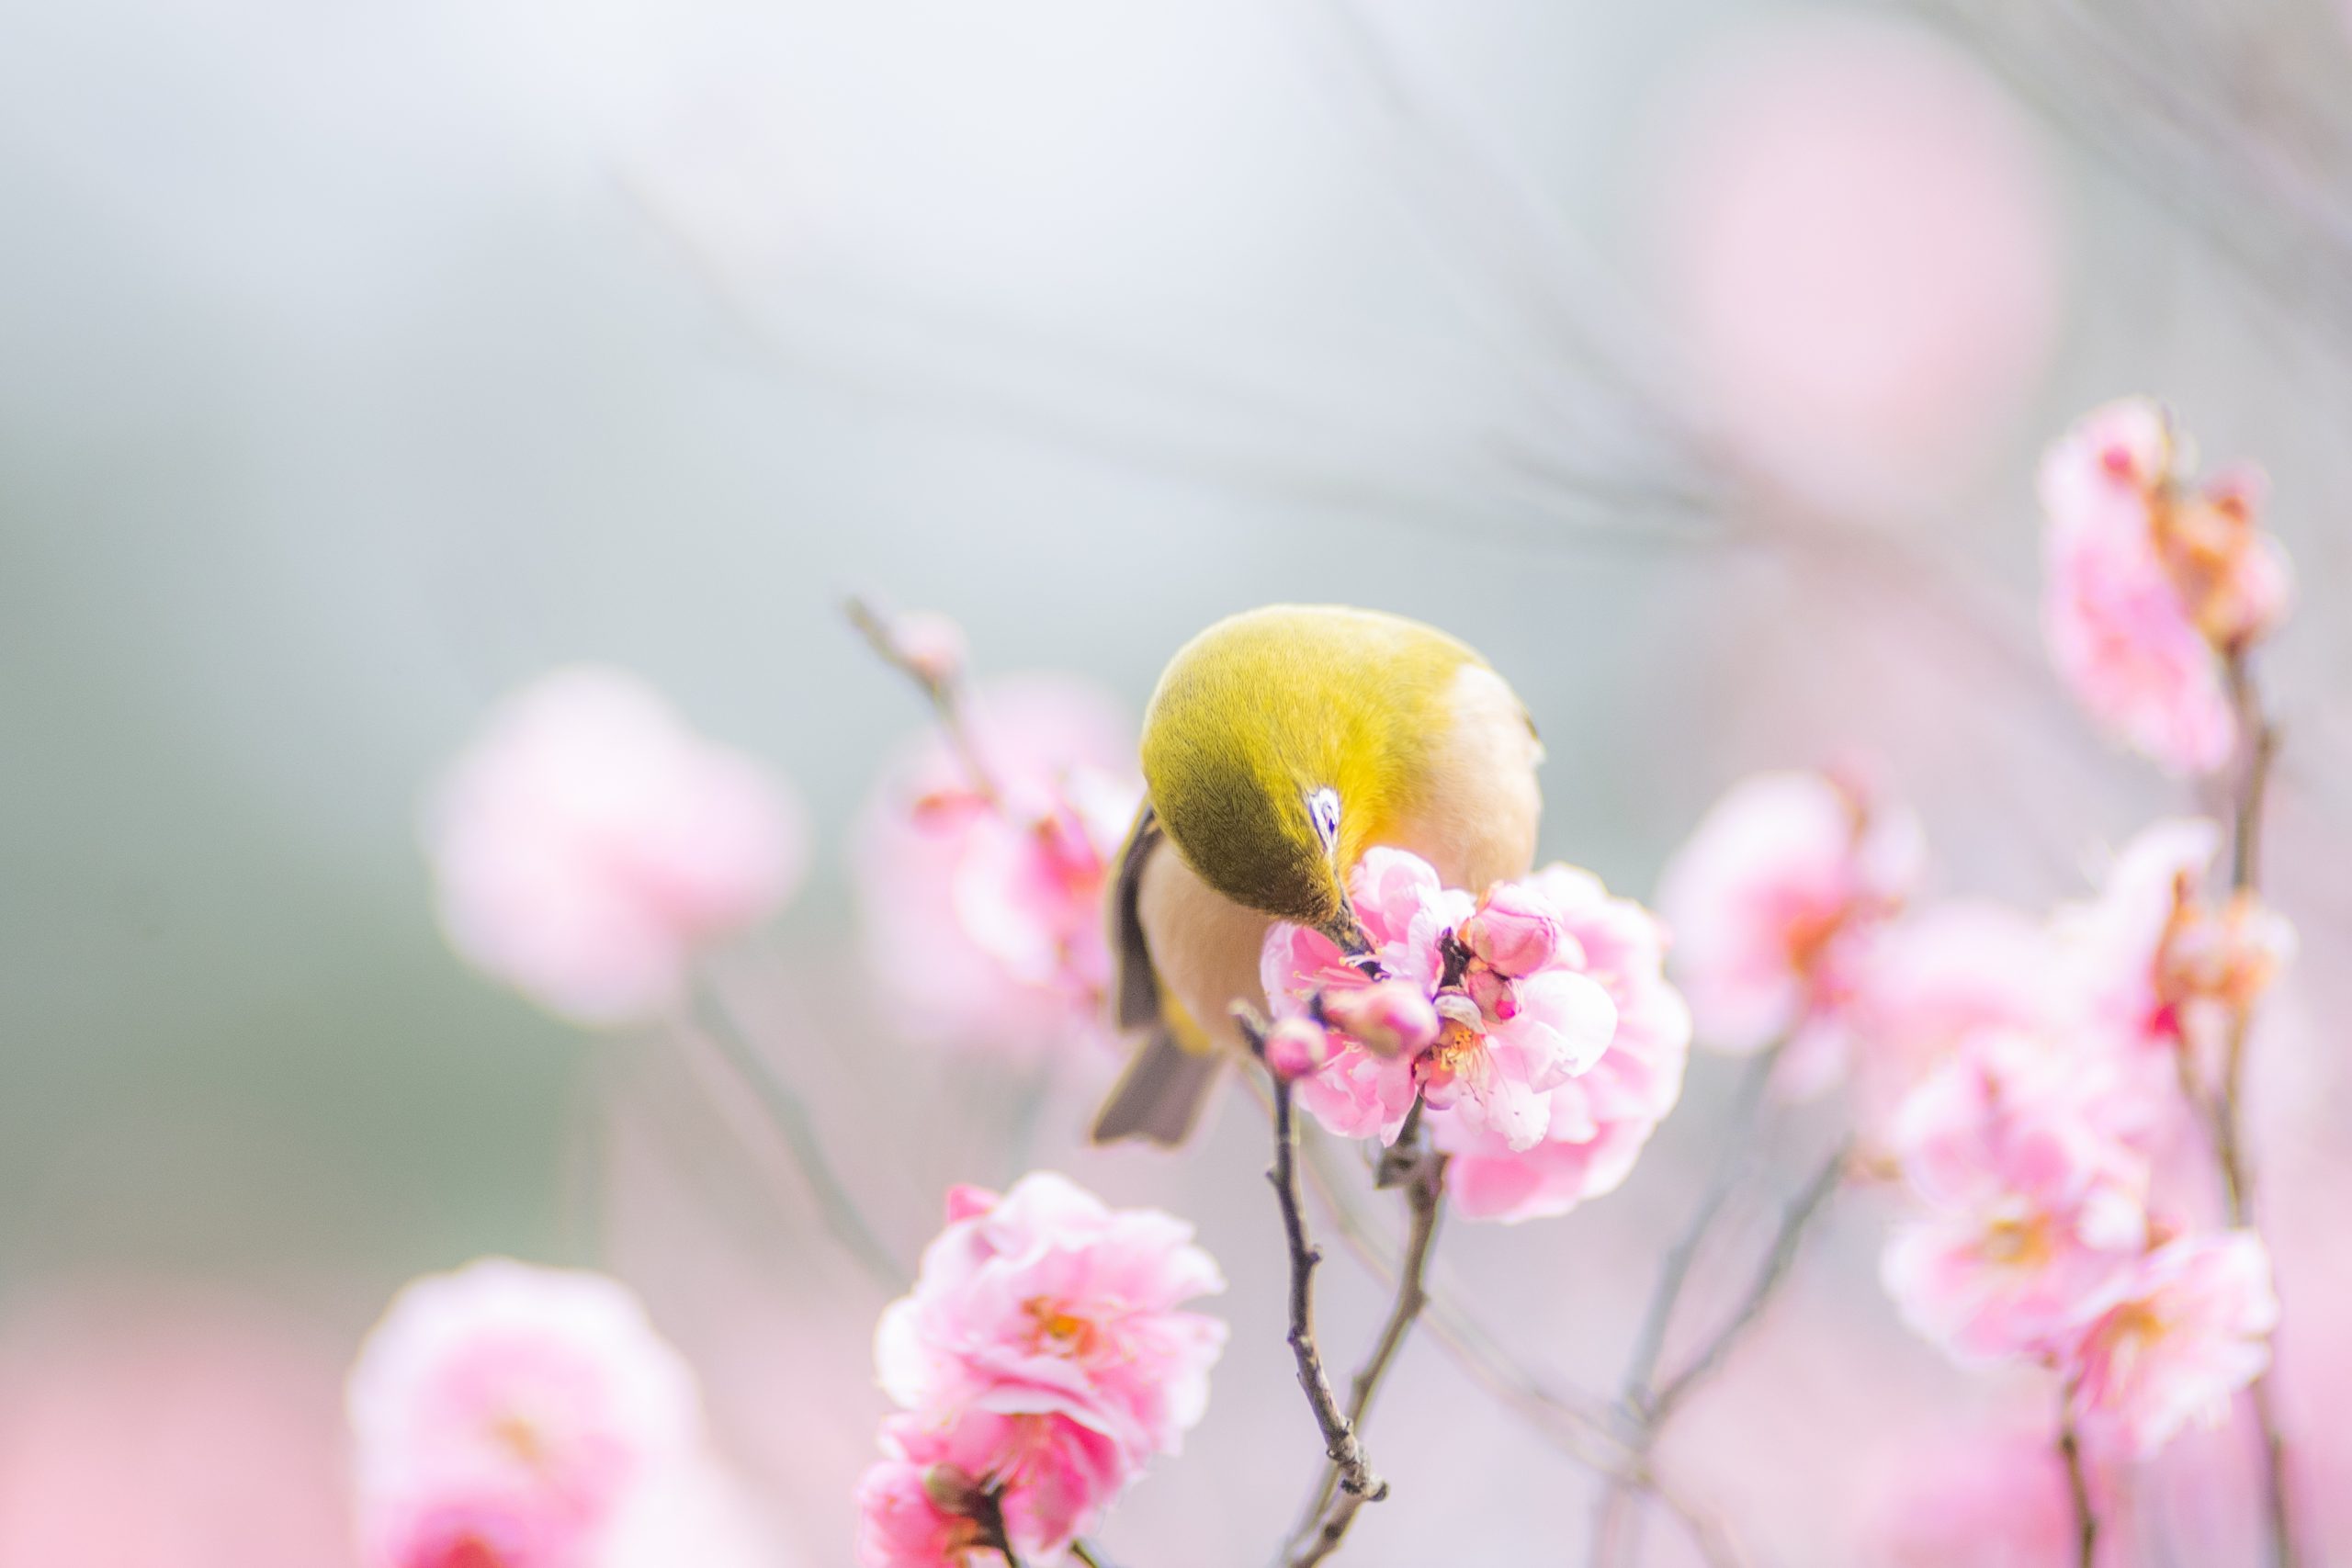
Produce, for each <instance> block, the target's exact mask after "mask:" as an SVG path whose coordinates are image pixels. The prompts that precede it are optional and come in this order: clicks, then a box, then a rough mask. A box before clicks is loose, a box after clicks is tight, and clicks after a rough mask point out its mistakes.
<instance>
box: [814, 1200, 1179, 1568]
mask: <svg viewBox="0 0 2352 1568" xmlns="http://www.w3.org/2000/svg"><path fill="white" fill-rule="evenodd" d="M947 1219H948V1224H947V1228H946V1229H945V1230H944V1231H943V1232H941V1233H940V1235H939V1236H938V1238H937V1239H936V1240H934V1241H933V1243H932V1244H931V1246H930V1247H928V1248H927V1249H925V1251H924V1253H923V1260H922V1272H921V1274H920V1276H919V1277H918V1278H917V1280H916V1281H915V1288H914V1291H913V1292H912V1293H911V1294H910V1295H908V1296H905V1297H903V1298H901V1299H900V1300H899V1301H897V1302H894V1303H891V1304H890V1305H889V1307H888V1308H887V1309H886V1310H885V1311H884V1313H883V1314H882V1320H881V1323H880V1325H878V1326H877V1327H876V1331H875V1340H874V1359H875V1367H876V1372H877V1373H878V1375H879V1377H880V1379H881V1382H882V1386H883V1390H884V1392H886V1393H888V1394H889V1396H890V1397H891V1399H892V1400H893V1401H895V1402H896V1403H897V1404H899V1406H900V1407H901V1409H902V1411H903V1412H904V1414H902V1415H899V1416H893V1417H892V1418H891V1419H890V1421H889V1422H888V1425H887V1426H886V1427H885V1428H884V1432H883V1447H884V1450H885V1453H886V1455H887V1456H888V1457H887V1458H886V1459H885V1460H884V1461H883V1462H881V1463H880V1464H877V1465H876V1466H875V1467H874V1469H872V1470H871V1471H869V1472H867V1477H866V1481H865V1485H864V1487H863V1488H862V1489H861V1493H860V1510H861V1515H862V1517H863V1519H864V1523H863V1525H862V1527H861V1546H860V1551H861V1554H862V1555H861V1561H862V1562H866V1563H867V1564H869V1568H876V1565H897V1564H901V1563H909V1564H910V1563H915V1562H936V1561H939V1560H940V1558H939V1556H938V1554H939V1553H943V1552H944V1553H948V1554H949V1555H948V1557H947V1559H946V1560H947V1561H950V1562H954V1561H959V1560H960V1559H958V1558H956V1556H955V1555H953V1554H954V1553H956V1552H957V1551H961V1550H962V1546H961V1545H959V1544H958V1543H964V1544H968V1543H969V1541H970V1540H972V1539H973V1538H972V1537H971V1535H970V1533H969V1532H968V1531H967V1530H965V1529H961V1528H959V1525H958V1523H957V1518H956V1516H957V1515H958V1514H959V1513H968V1510H966V1509H961V1508H959V1507H958V1506H956V1495H957V1494H958V1493H959V1492H962V1491H966V1490H968V1489H970V1488H974V1487H978V1488H981V1489H990V1488H993V1489H997V1490H1001V1491H1002V1492H1003V1494H1004V1496H1003V1499H1002V1503H1003V1507H1004V1511H1005V1517H1006V1523H1007V1527H1008V1529H1009V1530H1010V1532H1011V1533H1012V1536H1013V1539H1014V1544H1015V1545H1016V1546H1017V1547H1019V1548H1021V1549H1023V1550H1024V1551H1030V1552H1034V1553H1035V1554H1037V1555H1039V1556H1051V1555H1053V1554H1055V1553H1057V1552H1058V1551H1059V1550H1060V1548H1061V1545H1062V1544H1063V1543H1064V1542H1066V1541H1067V1540H1068V1539H1069V1536H1070V1535H1071V1534H1073V1533H1076V1532H1077V1531H1079V1530H1081V1529H1087V1528H1090V1525H1091V1520H1092V1519H1093V1518H1094V1517H1096V1516H1097V1515H1098V1514H1099V1513H1100V1511H1101V1509H1102V1508H1103V1506H1105V1505H1106V1504H1107V1503H1108V1502H1109V1500H1110V1498H1111V1497H1112V1496H1114V1495H1116V1494H1117V1492H1118V1491H1119V1490H1120V1489H1121V1488H1122V1487H1123V1486H1124V1485H1125V1483H1126V1482H1127V1481H1128V1480H1129V1479H1130V1478H1132V1476H1133V1475H1134V1474H1135V1473H1136V1471H1137V1470H1138V1469H1140V1467H1141V1466H1142V1465H1143V1463H1144V1462H1145V1461H1147V1460H1148V1459H1149V1458H1150V1457H1151V1456H1152V1455H1154V1454H1164V1453H1174V1452H1176V1451H1177V1450H1179V1448H1180V1447H1181V1446H1182V1439H1183V1435H1184V1433H1185V1432H1186V1431H1187V1430H1188V1429H1190V1428H1191V1427H1193V1425H1194V1424H1196V1423H1197V1422H1198V1421H1199V1420H1200V1418H1201V1416H1202V1415H1203V1413H1204V1411H1205V1410H1206V1409H1207V1407H1208V1376H1209V1369H1210V1367H1211V1366H1212V1365H1213V1364H1214V1363H1215V1362H1216V1359H1217V1356H1218V1354H1219V1352H1220V1351H1222V1350H1223V1348H1224V1346H1225V1336H1226V1329H1225V1325H1224V1324H1222V1323H1220V1322H1218V1321H1217V1320H1216V1319H1215V1318H1211V1317H1206V1316H1204V1315H1202V1314H1199V1313H1194V1312H1187V1311H1184V1310H1182V1303H1185V1302H1188V1301H1190V1300H1192V1299H1193V1298H1194V1297H1197V1296H1202V1295H1208V1294H1213V1293H1215V1292H1219V1291H1222V1290H1223V1289H1224V1288H1225V1279H1224V1276H1223V1275H1221V1274H1220V1273H1218V1271H1217V1268H1216V1263H1215V1262H1214V1261H1212V1260H1211V1259H1210V1258H1209V1256H1208V1254H1206V1253H1205V1252H1203V1251H1202V1250H1201V1249H1200V1248H1199V1247H1195V1246H1193V1240H1192V1236H1193V1228H1192V1226H1190V1225H1188V1224H1184V1223H1183V1222H1182V1221H1180V1220H1177V1219H1175V1218H1173V1217H1172V1216H1170V1215H1168V1214H1164V1213H1159V1212H1158V1211H1156V1210H1148V1209H1130V1210H1114V1209H1111V1208H1109V1207H1108V1206H1106V1205H1105V1204H1104V1203H1103V1201H1102V1200H1100V1199H1098V1198H1096V1197H1095V1196H1094V1195H1093V1194H1092V1193H1090V1192H1088V1191H1086V1190H1083V1189H1082V1188H1080V1187H1079V1186H1077V1185H1076V1184H1075V1183H1073V1182H1071V1181H1070V1180H1069V1179H1068V1178H1066V1177H1062V1176H1058V1175H1056V1174H1054V1173H1053V1172H1050V1171H1035V1172H1032V1173H1031V1174H1030V1175H1028V1176H1025V1177H1023V1178H1022V1179H1021V1180H1020V1181H1018V1182H1017V1183H1015V1184H1014V1185H1013V1187H1012V1190H1011V1191H1009V1192H1007V1193H1005V1194H1003V1195H1002V1196H1001V1197H1000V1196H999V1195H998V1194H996V1193H993V1192H989V1191H985V1190H981V1189H979V1188H973V1187H959V1188H956V1189H955V1190H952V1191H950V1192H949V1194H948V1198H947ZM910 1466H911V1467H921V1468H923V1469H928V1470H930V1471H932V1472H933V1473H932V1474H931V1475H930V1476H929V1477H928V1484H927V1485H926V1484H925V1481H924V1479H923V1478H922V1477H921V1476H919V1475H918V1476H914V1477H910V1474H909V1473H908V1470H909V1467H910ZM941 1467H945V1470H944V1473H941V1472H940V1471H941ZM943 1491H944V1493H945V1494H946V1495H943ZM918 1494H920V1496H918ZM925 1553H931V1554H933V1555H930V1556H926V1555H924V1554H925Z"/></svg>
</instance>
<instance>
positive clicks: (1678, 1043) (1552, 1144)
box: [1432, 863, 1691, 1222]
mask: <svg viewBox="0 0 2352 1568" xmlns="http://www.w3.org/2000/svg"><path fill="white" fill-rule="evenodd" d="M1514 897H1515V901H1516V902H1517V903H1518V904H1519V906H1520V907H1521V908H1526V909H1529V910H1532V911H1538V912H1544V913H1546V914H1548V916H1549V918H1550V919H1551V920H1552V921H1553V922H1555V930H1554V933H1553V936H1552V939H1551V944H1550V947H1551V952H1547V954H1546V960H1547V961H1548V960H1549V957H1550V956H1551V953H1555V952H1556V951H1557V950H1558V949H1560V948H1568V949H1572V950H1574V951H1577V952H1578V953H1581V955H1582V962H1583V964H1584V967H1585V972H1586V973H1587V974H1588V975H1589V976H1592V978H1593V979H1595V980H1596V981H1598V982H1599V983H1600V986H1601V987H1603V988H1604V989H1605V990H1606V991H1607V992H1608V994H1609V998H1610V1000H1611V1002H1613V1003H1614V1004H1615V1005H1616V1010H1617V1019H1616V1028H1615V1030H1614V1032H1612V1033H1611V1035H1610V1039H1609V1048H1608V1049H1607V1050H1606V1051H1604V1052H1602V1053H1601V1055H1600V1059H1599V1060H1598V1061H1596V1062H1594V1063H1593V1064H1592V1065H1591V1066H1590V1067H1589V1068H1588V1069H1586V1070H1585V1071H1584V1072H1583V1073H1581V1074H1579V1075H1578V1076H1577V1077H1572V1078H1570V1079H1568V1080H1567V1082H1566V1083H1564V1084H1561V1085H1560V1086H1559V1087H1557V1088H1556V1089H1553V1090H1551V1092H1550V1101H1551V1103H1550V1108H1549V1110H1550V1114H1549V1120H1548V1122H1547V1124H1546V1126H1545V1129H1544V1138H1543V1141H1542V1142H1540V1143H1537V1144H1535V1145H1532V1146H1531V1147H1529V1148H1526V1149H1522V1150H1518V1151H1514V1150H1512V1149H1511V1148H1510V1145H1509V1142H1508V1140H1507V1139H1503V1138H1499V1137H1498V1136H1497V1135H1496V1134H1494V1133H1492V1132H1491V1131H1489V1132H1485V1133H1480V1132H1477V1131H1475V1130H1473V1129H1471V1128H1469V1127H1468V1126H1466V1125H1465V1124H1464V1122H1462V1121H1460V1120H1459V1119H1457V1118H1453V1117H1444V1116H1441V1117H1437V1118H1434V1119H1433V1122H1432V1133H1433V1136H1434V1138H1435V1140H1436V1144H1437V1146H1438V1147H1439V1148H1441V1149H1442V1150H1445V1151H1446V1152H1448V1153H1449V1154H1451V1155H1452V1156H1453V1160H1452V1163H1451V1164H1450V1165H1449V1166H1448V1168H1447V1173H1446V1184H1447V1190H1449V1191H1450V1192H1452V1194H1453V1201H1454V1207H1455V1208H1456V1209H1457V1210H1458V1211H1459V1212H1460V1213H1463V1214H1464V1215H1466V1216H1468V1217H1470V1218H1472V1219H1491V1220H1502V1221H1506V1222H1513V1221H1519V1220H1525V1219H1533V1218H1536V1217H1538V1216H1544V1215H1552V1214H1563V1213H1567V1212H1568V1211H1569V1210H1570V1209H1572V1208H1574V1207H1576V1206H1577V1204H1578V1203H1579V1202H1581V1201H1584V1200H1585V1199H1587V1198H1592V1197H1598V1196H1600V1194H1602V1193H1605V1192H1609V1191H1612V1190H1615V1189H1616V1188H1617V1186H1618V1185H1619V1184H1620V1183H1622V1182H1623V1180H1624V1179H1625V1178H1626V1176H1627V1175H1628V1174H1629V1173H1631V1171H1632V1170H1633V1168H1634V1159H1635V1158H1636V1156H1639V1155H1640V1153H1641V1151H1642V1148H1643V1145H1645V1144H1646V1143H1647V1142H1648V1141H1649V1135H1650V1134H1651V1132H1652V1131H1653V1130H1654V1129H1655V1128H1656V1127H1657V1124H1658V1123H1659V1122H1661V1121H1663V1120H1664V1119H1665V1117H1666V1114H1667V1112H1668V1111H1671V1110H1672V1109H1673V1108H1674V1104H1675V1101H1676V1100H1678V1099H1679V1098H1680V1096H1681V1092H1682V1068H1683V1063H1684V1061H1685V1059H1686V1058H1687V1057H1688V1055H1689V1053H1690V1045H1691V1012H1690V1010H1689V1009H1688V1008H1687V1007H1685V1006H1684V1005H1683V1002H1682V998H1681V996H1680V994H1679V992H1677V991H1676V990H1675V989H1674V987H1672V986H1670V985H1668V984H1667V980H1666V975H1665V955H1666V931H1665V928H1664V927H1663V926H1661V925H1660V924H1659V922H1658V920H1657V917H1655V916H1653V915H1652V914H1651V913H1650V912H1649V911H1648V910H1646V909H1645V908H1642V907H1641V906H1640V905H1639V904H1636V903H1634V901H1633V900H1631V899H1629V898H1620V897H1613V896H1611V894H1610V893H1609V891H1608V890H1607V889H1606V888H1605V887H1603V886H1601V883H1600V878H1599V877H1597V876H1594V875H1593V874H1591V873H1590V872H1588V871H1581V870H1578V869H1577V868H1576V867H1573V866H1568V865H1563V864H1556V863H1555V864H1553V865H1548V866H1545V867H1544V869H1542V870H1541V871H1538V872H1536V873H1535V874H1533V875H1532V876H1531V877H1529V878H1528V879H1527V881H1526V882H1525V883H1524V884H1523V885H1521V887H1520V888H1519V889H1518V891H1517V893H1516V894H1515V895H1514Z"/></svg>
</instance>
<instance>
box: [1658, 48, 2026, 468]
mask: <svg viewBox="0 0 2352 1568" xmlns="http://www.w3.org/2000/svg"><path fill="white" fill-rule="evenodd" d="M1665 118H1666V119H1667V123H1668V125H1669V126H1670V127H1671V139H1670V144H1669V146H1668V156H1667V157H1666V158H1665V159H1664V160H1663V167H1662V168H1661V170H1660V172H1659V178H1658V179H1657V181H1656V184H1655V188H1656V189H1657V191H1658V192H1659V208H1660V211H1661V215H1662V219H1663V221H1662V222H1661V223H1660V225H1659V228H1660V230H1661V241H1662V249H1663V251H1664V253H1665V254H1664V257H1663V260H1664V264H1665V265H1664V267H1663V269H1662V274H1663V276H1664V279H1665V282H1666V286H1667V288H1668V304H1669V306H1670V307H1671V308H1672V309H1673V310H1674V311H1675V313H1676V315H1677V316H1678V317H1679V322H1680V324H1681V326H1682V328H1683V334H1684V339H1685V342H1686V344H1687V346H1688V348H1689V350H1690V353H1691V358H1692V361H1693V367H1694V369H1695V370H1696V372H1697V374H1698V377H1699V378H1700V381H1701V383H1702V389H1704V390H1705V391H1707V392H1709V393H1711V394H1712V395H1713V404H1714V408H1715V410H1716V412H1718V413H1719V415H1720V416H1721V419H1722V421H1723V423H1724V429H1725V434H1728V435H1729V437H1730V438H1731V440H1732V442H1733V443H1734V444H1735V446H1737V447H1738V448H1739V449H1740V450H1741V452H1742V454H1743V455H1744V456H1746V457H1748V458H1750V459H1751V460H1753V461H1755V462H1757V463H1758V464H1759V465H1760V466H1762V467H1764V468H1768V469H1770V471H1771V472H1772V473H1773V474H1774V475H1775V476H1776V477H1778V478H1779V479H1781V480H1783V481H1784V482H1790V483H1793V484H1795V485H1798V486H1800V487H1802V488H1804V489H1805V490H1807V491H1811V492H1812V493H1814V494H1815V495H1816V496H1820V497H1822V498H1824V499H1826V500H1828V501H1830V502H1833V503H1841V504H1846V505H1860V504H1876V503H1883V502H1886V501H1887V500H1889V499H1894V500H1897V501H1900V500H1904V499H1907V498H1909V497H1912V496H1915V495H1917V494H1920V493H1922V492H1932V491H1933V490H1934V489H1935V488H1936V487H1937V486H1939V485H1941V484H1943V483H1945V482H1947V481H1948V480H1950V479H1951V478H1953V477H1954V476H1955V475H1956V474H1957V473H1958V472H1960V471H1961V470H1962V469H1964V468H1966V467H1967V466H1969V465H1970V464H1972V463H1973V462H1974V461H1975V460H1976V459H1977V458H1979V457H1982V456H1983V454H1984V453H1985V449H1986V448H1987V446H1989V445H1990V444H1991V441H1992V439H1993V438H1994V437H1996V436H1997V435H1998V434H2000V430H2001V425H2002V423H2003V421H2004V419H2005V418H2006V417H2007V413H2008V411H2010V410H2011V409H2013V408H2014V407H2016V406H2017V405H2018V402H2019V400H2021V398H2022V397H2023V396H2024V394H2026V393H2027V392H2029V391H2030V389H2031V387H2032V384H2033V381H2034V378H2035V377H2036V376H2037V374H2038V373H2039V371H2040V369H2041V365H2042V362H2043V360H2044V358H2045V356H2046V355H2047V353H2048V350H2049V345H2050V340H2051V335H2052V327H2053V325H2054V323H2055V322H2056V321H2057V307H2058V292H2059V276H2058V275H2059V265H2058V252H2059V249H2060V245H2059V239H2058V235H2057V233H2056V224H2055V221H2054V214H2055V211H2056V207H2055V204H2054V203H2053V201H2052V197H2051V193H2050V191H2049V188H2048V181H2047V178H2046V176H2045V175H2044V173H2043V169H2042V165H2041V156H2040V153H2039V151H2038V149H2037V147H2036V146H2035V143H2034V139H2033V137H2032V134H2031V132H2030V129H2029V128H2028V126H2027V125H2026V123H2025V121H2024V119H2023V118H2022V117H2021V116H2020V115H2019V114H2018V111H2017V109H2016V108H2015V107H2014V106H2013V105H2012V104H2011V102H2010V101H2009V99H2008V98H2007V96H2005V95H2004V94H2003V93H2002V92H2001V90H2000V88H1999V87H1998V86H1997V85H1995V84H1994V83H1993V82H1992V81H1990V80H1989V79H1988V78H1986V77H1985V74H1984V73H1982V72H1981V71H1979V70H1978V69H1977V68H1976V67H1975V66H1974V65H1973V63H1972V62H1970V61H1969V60H1968V59H1967V58H1966V57H1965V56H1963V55H1962V54H1960V53H1959V52H1957V51H1953V50H1952V49H1951V48H1949V47H1947V46H1945V45H1944V44H1942V43H1940V42H1939V41H1938V40H1936V39H1934V38H1932V37H1929V36H1928V35H1924V34H1921V33H1918V32H1917V31H1913V30H1910V29H1898V28H1892V27H1888V26H1886V25H1884V24H1883V23H1872V22H1862V21H1857V20H1853V19H1848V18H1843V17H1841V18H1838V19H1836V20H1828V21H1822V20H1815V21H1811V22H1808V23H1804V24H1799V25H1794V26H1792V25H1787V24H1782V25H1780V26H1778V27H1776V28H1773V29H1772V30H1771V31H1770V32H1769V33H1767V34H1765V35H1764V36H1763V37H1762V38H1761V39H1756V40H1750V41H1749V42H1747V45H1746V46H1745V47H1743V48H1740V49H1737V50H1736V51H1731V52H1728V53H1726V54H1724V55H1723V56H1721V57H1719V58H1718V59H1716V60H1715V61H1713V62H1711V63H1710V65H1709V66H1708V67H1707V68H1705V69H1702V71H1700V72H1698V73H1695V75H1694V79H1692V80H1691V81H1690V82H1688V83H1687V84H1685V85H1683V86H1682V88H1681V89H1680V90H1679V91H1678V92H1677V93H1676V94H1675V95H1674V96H1673V97H1672V99H1671V101H1670V107H1669V110H1668V114H1667V116H1666V117H1665Z"/></svg>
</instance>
